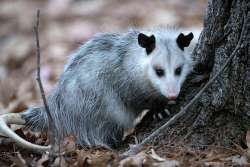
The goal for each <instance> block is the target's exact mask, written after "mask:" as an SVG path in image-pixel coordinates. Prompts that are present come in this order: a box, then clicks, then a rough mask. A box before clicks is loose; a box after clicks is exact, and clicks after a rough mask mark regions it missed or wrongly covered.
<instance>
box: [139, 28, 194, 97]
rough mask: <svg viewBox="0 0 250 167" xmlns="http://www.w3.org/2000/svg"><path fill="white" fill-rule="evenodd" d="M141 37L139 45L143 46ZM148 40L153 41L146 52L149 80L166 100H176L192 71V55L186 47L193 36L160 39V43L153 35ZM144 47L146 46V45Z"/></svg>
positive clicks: (181, 35)
mask: <svg viewBox="0 0 250 167" xmlns="http://www.w3.org/2000/svg"><path fill="white" fill-rule="evenodd" d="M143 35H144V34H143ZM139 37H140V35H139V36H138V41H139V44H140V43H141V44H142V42H141V41H140V40H139V39H140V38H139ZM145 37H147V36H144V38H145ZM141 38H142V37H141ZM148 38H149V39H150V40H151V45H149V47H147V48H146V52H147V54H148V56H149V57H148V58H149V61H148V65H147V75H148V78H149V80H150V81H151V83H152V85H153V87H154V88H155V89H157V90H158V91H159V92H161V93H162V94H163V95H164V96H165V97H166V98H168V99H169V100H175V99H176V98H177V97H178V95H179V93H180V90H181V86H182V84H183V82H184V81H185V79H186V77H187V75H188V73H189V72H190V70H191V64H192V60H191V55H190V53H187V52H186V51H185V49H184V47H188V46H189V44H190V41H191V40H192V38H193V34H192V33H190V34H189V35H187V36H184V35H183V34H182V33H181V34H180V35H179V36H177V37H176V38H175V39H174V40H171V39H168V40H166V39H165V40H161V39H159V41H157V39H155V38H154V36H153V35H152V36H151V37H148ZM143 40H145V39H143ZM149 43H150V42H149ZM152 43H154V44H152ZM142 45H143V44H142ZM142 45H141V46H142ZM143 46H145V44H144V45H143Z"/></svg>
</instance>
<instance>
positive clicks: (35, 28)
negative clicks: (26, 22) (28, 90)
mask: <svg viewBox="0 0 250 167" xmlns="http://www.w3.org/2000/svg"><path fill="white" fill-rule="evenodd" d="M39 18H40V10H37V15H36V25H35V26H34V32H35V38H36V56H37V76H36V80H37V82H38V85H39V89H40V93H41V96H42V100H43V104H44V108H45V112H46V113H47V116H48V134H49V140H50V143H51V146H52V147H51V148H53V145H54V137H53V133H52V130H50V127H52V128H54V127H53V126H51V125H53V119H52V116H51V114H50V110H49V107H48V103H47V100H46V97H45V93H44V89H43V85H42V81H41V78H40V67H41V65H40V64H41V60H40V59H41V58H40V57H41V54H40V53H41V52H40V42H39V31H38V27H39Z"/></svg>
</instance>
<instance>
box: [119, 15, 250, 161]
mask: <svg viewBox="0 0 250 167" xmlns="http://www.w3.org/2000/svg"><path fill="white" fill-rule="evenodd" d="M246 27H247V16H244V23H243V28H242V31H241V34H240V39H239V40H238V43H237V46H236V47H235V49H234V50H233V52H232V54H231V55H230V56H229V57H228V59H227V60H226V62H225V63H224V64H223V66H222V67H221V69H220V70H219V71H218V72H217V73H216V74H215V75H214V76H213V78H212V79H210V80H209V81H208V82H207V84H206V85H205V86H204V87H203V88H202V89H201V90H200V91H199V92H198V93H197V94H196V95H195V96H194V98H193V99H192V100H191V101H190V102H189V103H188V104H187V105H186V106H185V107H184V108H182V109H181V111H180V112H178V113H177V114H176V115H174V116H173V117H172V118H171V119H170V120H168V121H167V122H166V123H165V124H163V125H162V126H161V127H159V128H158V129H157V130H155V131H154V132H153V133H152V134H151V135H149V136H148V137H146V138H145V139H144V140H143V141H142V142H141V143H140V144H137V145H135V146H133V147H131V148H130V149H129V150H128V151H127V152H125V153H123V154H122V156H121V158H124V157H127V156H131V155H135V154H137V153H138V152H139V151H140V150H141V149H142V147H143V145H144V144H146V143H148V142H150V141H152V139H153V138H155V137H156V136H158V135H159V134H160V133H161V132H162V131H163V130H164V129H166V128H167V127H169V126H170V125H172V124H174V123H176V122H177V121H178V119H179V118H180V117H182V116H183V115H184V114H186V113H187V111H188V109H189V107H191V106H192V105H193V104H194V103H195V102H196V101H197V100H198V99H199V98H200V96H201V95H202V93H204V92H205V91H206V90H207V88H208V87H209V86H210V85H211V84H212V83H213V82H214V81H215V80H216V79H217V77H218V76H219V75H220V74H221V73H222V72H223V71H224V70H225V68H226V67H227V66H228V65H229V63H230V62H231V60H232V59H233V58H234V57H235V55H237V53H238V51H239V49H240V48H242V42H243V38H244V32H245V29H246Z"/></svg>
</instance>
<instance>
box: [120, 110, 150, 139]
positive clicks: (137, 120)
mask: <svg viewBox="0 0 250 167" xmlns="http://www.w3.org/2000/svg"><path fill="white" fill-rule="evenodd" d="M148 112H149V110H148V109H146V110H143V111H142V112H141V113H140V114H139V115H138V116H137V117H136V118H135V120H134V121H133V128H129V129H126V130H125V131H124V133H123V138H122V140H125V139H126V137H128V136H130V135H131V134H133V133H134V131H135V127H136V126H137V125H138V124H139V123H140V122H141V121H142V119H143V118H144V116H145V115H146V114H147V113H148Z"/></svg>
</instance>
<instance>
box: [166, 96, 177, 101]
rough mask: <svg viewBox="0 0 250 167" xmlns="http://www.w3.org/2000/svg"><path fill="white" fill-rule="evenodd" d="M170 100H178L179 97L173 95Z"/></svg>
mask: <svg viewBox="0 0 250 167" xmlns="http://www.w3.org/2000/svg"><path fill="white" fill-rule="evenodd" d="M168 99H169V100H176V99H177V96H173V95H172V96H168Z"/></svg>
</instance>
